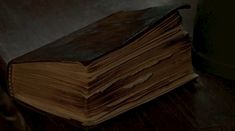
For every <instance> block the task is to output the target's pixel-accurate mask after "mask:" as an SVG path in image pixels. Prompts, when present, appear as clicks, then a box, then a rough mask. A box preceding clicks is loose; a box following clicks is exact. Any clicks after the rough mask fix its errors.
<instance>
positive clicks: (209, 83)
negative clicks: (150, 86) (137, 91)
mask: <svg viewBox="0 0 235 131" xmlns="http://www.w3.org/2000/svg"><path fill="white" fill-rule="evenodd" d="M234 102H235V82H234V81H229V80H224V79H222V78H219V77H216V76H213V75H209V74H206V73H200V78H199V79H197V80H194V81H192V82H190V83H188V84H186V85H184V86H182V87H180V88H178V89H176V90H174V91H172V92H170V93H167V94H165V95H163V96H161V97H159V98H157V99H155V100H153V101H151V102H149V103H146V104H144V105H142V106H140V107H138V108H135V109H133V110H130V111H128V112H126V113H124V114H122V115H120V116H117V117H115V118H113V119H111V120H108V121H106V122H104V123H102V124H100V125H97V126H95V127H89V128H82V127H79V126H76V125H74V124H72V123H71V122H68V121H64V120H62V119H58V118H56V117H54V116H48V115H42V114H40V113H37V112H34V111H32V110H29V109H26V108H24V107H21V106H18V108H19V109H20V110H21V112H22V114H23V116H24V118H25V120H26V123H27V126H29V127H30V128H31V130H32V131H51V130H56V131H80V130H81V131H82V130H91V131H101V130H102V131H124V130H129V131H176V130H177V131H185V130H198V131H204V130H205V131H217V130H218V131H220V130H221V131H223V130H225V131H233V130H235V103H234ZM0 123H1V126H0V129H1V128H2V129H3V128H4V125H7V122H6V121H4V120H3V119H0ZM5 130H6V131H7V129H6V128H5Z"/></svg>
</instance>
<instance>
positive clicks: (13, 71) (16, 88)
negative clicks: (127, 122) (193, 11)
mask: <svg viewBox="0 0 235 131" xmlns="http://www.w3.org/2000/svg"><path fill="white" fill-rule="evenodd" d="M185 7H188V6H180V7H178V8H174V9H172V7H170V6H164V7H152V8H148V9H143V10H135V11H120V12H117V13H114V14H112V15H110V16H107V17H105V18H103V19H101V20H99V21H97V22H95V23H93V24H90V25H88V26H87V27H84V28H82V29H80V30H78V31H75V32H74V33H72V34H70V35H68V36H66V37H63V38H61V39H59V40H57V41H55V42H52V43H49V44H47V45H45V46H43V47H41V48H38V49H36V50H33V51H31V52H29V53H27V54H25V55H23V56H19V57H17V58H14V59H13V60H12V61H11V62H10V63H9V65H8V67H9V68H8V85H9V87H8V88H9V92H10V94H11V96H13V97H14V98H15V99H17V100H19V101H21V102H23V103H26V104H28V105H30V106H32V107H34V108H36V109H38V110H41V111H44V112H47V113H50V114H53V115H56V116H59V117H62V118H66V119H73V120H76V121H79V122H81V123H82V124H83V125H85V126H90V125H96V124H99V123H101V122H103V121H105V120H108V119H110V118H112V117H114V116H116V115H119V114H121V113H123V112H125V111H127V110H130V109H132V108H134V107H136V106H139V105H141V104H143V103H146V102H148V101H150V100H152V99H154V98H156V97H158V96H160V95H162V94H164V93H166V92H168V91H171V90H172V89H175V88H176V87H179V86H180V85H182V84H184V83H186V82H188V81H190V80H192V79H194V78H195V77H196V75H195V74H194V73H193V70H192V66H191V56H190V54H191V51H190V48H191V44H190V43H191V41H190V38H189V36H188V33H187V32H185V31H184V30H183V28H182V18H181V16H180V14H179V12H178V9H181V8H185Z"/></svg>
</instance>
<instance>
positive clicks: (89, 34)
mask: <svg viewBox="0 0 235 131" xmlns="http://www.w3.org/2000/svg"><path fill="white" fill-rule="evenodd" d="M188 7H189V6H188V5H183V6H177V7H175V6H162V7H153V8H148V9H144V10H136V11H120V12H117V13H114V14H112V15H110V16H107V17H105V18H103V19H101V20H99V21H97V22H95V23H93V24H90V25H88V26H87V27H85V28H82V29H80V30H78V31H75V32H73V33H71V34H69V35H68V36H65V37H63V38H61V39H59V40H57V41H55V42H52V43H49V44H47V45H45V46H43V47H41V48H39V49H36V50H34V51H32V52H30V53H27V54H25V55H23V56H20V57H18V58H16V59H14V60H13V63H22V62H38V61H53V62H81V63H83V64H89V63H90V62H92V61H93V60H95V59H98V58H99V57H102V56H103V55H105V54H108V53H109V52H111V51H113V50H116V49H119V48H121V47H123V46H125V45H126V44H128V43H130V42H131V41H133V40H134V39H135V38H138V36H139V35H141V34H142V33H144V32H146V31H148V30H149V29H151V27H153V26H154V25H156V24H158V23H160V22H161V21H162V20H163V19H164V18H166V17H167V16H169V15H171V14H172V13H175V12H177V10H178V9H181V8H188Z"/></svg>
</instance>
